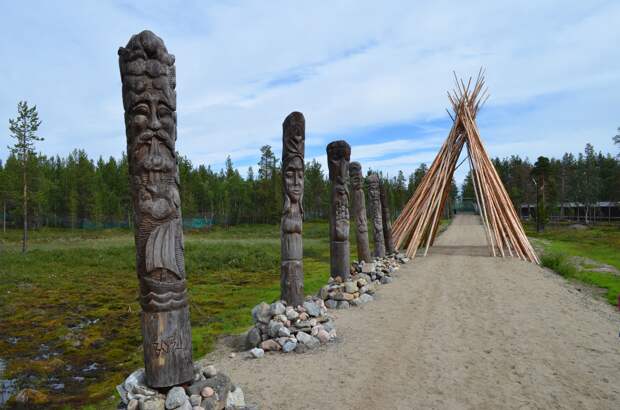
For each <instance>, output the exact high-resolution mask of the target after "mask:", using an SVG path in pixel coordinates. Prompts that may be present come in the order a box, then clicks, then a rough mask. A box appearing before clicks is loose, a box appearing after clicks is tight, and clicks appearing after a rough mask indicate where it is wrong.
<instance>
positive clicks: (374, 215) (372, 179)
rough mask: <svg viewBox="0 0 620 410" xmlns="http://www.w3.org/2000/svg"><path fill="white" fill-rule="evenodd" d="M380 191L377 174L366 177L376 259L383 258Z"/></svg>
mask: <svg viewBox="0 0 620 410" xmlns="http://www.w3.org/2000/svg"><path fill="white" fill-rule="evenodd" d="M380 191H381V188H380V187H379V176H378V175H377V174H370V175H369V176H368V198H369V199H370V216H371V221H372V237H373V240H374V245H375V249H374V252H373V256H375V257H377V258H383V257H385V237H384V236H383V216H382V212H381V192H380Z"/></svg>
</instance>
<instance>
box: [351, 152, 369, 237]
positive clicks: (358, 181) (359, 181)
mask: <svg viewBox="0 0 620 410" xmlns="http://www.w3.org/2000/svg"><path fill="white" fill-rule="evenodd" d="M349 177H350V179H351V181H350V182H351V188H352V190H353V195H354V206H360V204H359V202H361V201H364V177H363V176H362V165H361V164H360V163H359V162H357V161H354V162H351V163H350V164H349ZM356 193H359V195H360V197H357V196H355V195H356ZM355 201H357V202H355ZM353 217H354V218H355V220H356V226H357V230H358V231H359V232H368V228H367V223H368V222H367V219H366V207H365V206H364V208H363V210H362V209H360V210H359V212H354V215H353Z"/></svg>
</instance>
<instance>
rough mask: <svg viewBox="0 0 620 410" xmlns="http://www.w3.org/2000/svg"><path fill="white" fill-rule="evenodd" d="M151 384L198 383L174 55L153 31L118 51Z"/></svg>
mask: <svg viewBox="0 0 620 410" xmlns="http://www.w3.org/2000/svg"><path fill="white" fill-rule="evenodd" d="M118 55H119V66H120V72H121V80H122V84H123V90H122V92H123V107H124V109H125V129H126V136H127V157H128V162H129V176H130V187H131V195H132V203H133V216H134V221H135V225H134V226H135V228H134V232H135V243H136V270H137V274H138V279H139V282H140V299H139V300H140V305H141V306H142V315H141V320H142V338H143V341H142V344H143V348H144V365H145V370H146V381H147V384H148V385H149V386H151V387H155V388H158V387H170V386H174V385H178V384H181V383H185V382H187V381H190V380H191V379H192V378H193V363H192V345H191V340H192V335H191V327H190V320H189V306H188V296H187V284H186V274H185V261H184V249H183V248H184V245H183V229H182V223H181V221H182V219H181V200H180V196H179V175H178V164H177V154H176V151H175V143H176V137H177V135H176V91H175V87H176V74H175V66H174V56H173V55H172V54H169V53H168V51H167V50H166V46H165V45H164V43H163V41H162V40H161V39H160V38H159V37H157V36H156V35H155V34H153V33H152V32H150V31H143V32H141V33H139V34H137V35H134V36H132V37H131V39H130V40H129V42H128V43H127V46H126V47H121V48H120V49H119V50H118Z"/></svg>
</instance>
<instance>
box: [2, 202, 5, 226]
mask: <svg viewBox="0 0 620 410" xmlns="http://www.w3.org/2000/svg"><path fill="white" fill-rule="evenodd" d="M2 232H3V233H6V199H5V200H4V201H3V207H2Z"/></svg>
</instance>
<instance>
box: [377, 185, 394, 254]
mask: <svg viewBox="0 0 620 410" xmlns="http://www.w3.org/2000/svg"><path fill="white" fill-rule="evenodd" d="M379 187H380V189H381V195H380V196H381V219H382V220H383V242H384V244H385V252H386V253H387V254H388V255H392V254H394V253H396V249H395V247H394V240H393V239H392V221H391V220H390V207H389V204H388V200H387V189H386V188H385V185H384V184H382V183H381V184H379Z"/></svg>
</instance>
